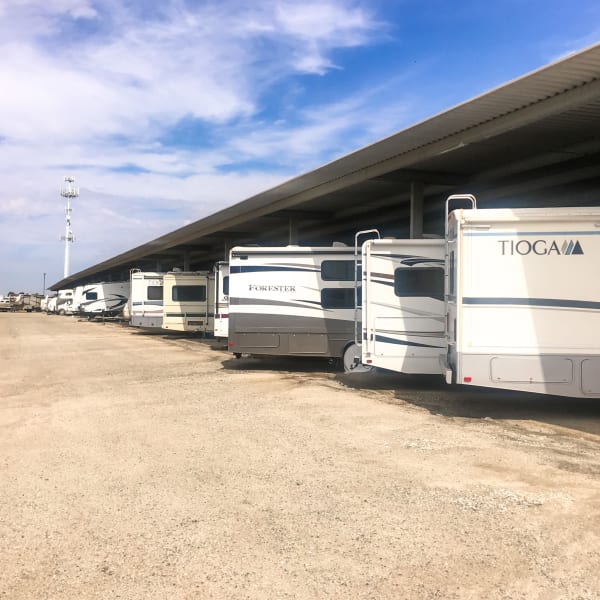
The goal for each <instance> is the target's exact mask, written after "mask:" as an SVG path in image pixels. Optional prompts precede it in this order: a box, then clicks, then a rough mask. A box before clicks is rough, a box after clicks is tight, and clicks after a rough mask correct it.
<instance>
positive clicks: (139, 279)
mask: <svg viewBox="0 0 600 600" xmlns="http://www.w3.org/2000/svg"><path fill="white" fill-rule="evenodd" d="M164 275H165V274H164V273H157V272H148V271H139V270H135V271H132V272H131V295H130V298H129V306H130V308H129V321H130V324H131V325H132V326H133V327H144V328H150V329H160V328H161V327H162V326H163V278H164Z"/></svg>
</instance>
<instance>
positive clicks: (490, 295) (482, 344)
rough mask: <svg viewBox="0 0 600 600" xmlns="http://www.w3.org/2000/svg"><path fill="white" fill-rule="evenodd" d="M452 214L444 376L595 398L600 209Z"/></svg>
mask: <svg viewBox="0 0 600 600" xmlns="http://www.w3.org/2000/svg"><path fill="white" fill-rule="evenodd" d="M448 217H449V218H448V221H447V223H448V233H447V257H446V300H447V309H446V310H447V323H448V325H447V342H448V355H447V360H446V363H445V374H446V380H447V381H448V382H456V383H460V384H464V385H477V386H485V387H493V388H504V389H513V390H525V391H529V392H541V393H545V394H557V395H561V396H578V397H600V276H599V274H600V267H599V264H600V208H523V209H514V210H509V209H485V210H484V209H458V210H454V211H452V212H450V214H449V215H448Z"/></svg>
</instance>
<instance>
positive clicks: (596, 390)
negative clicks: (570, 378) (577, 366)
mask: <svg viewBox="0 0 600 600" xmlns="http://www.w3.org/2000/svg"><path fill="white" fill-rule="evenodd" d="M581 391H582V392H583V393H584V394H595V395H598V394H600V358H586V359H584V360H583V361H582V362H581Z"/></svg>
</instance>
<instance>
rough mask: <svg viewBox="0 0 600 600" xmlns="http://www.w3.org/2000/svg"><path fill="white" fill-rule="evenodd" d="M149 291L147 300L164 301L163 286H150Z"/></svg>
mask: <svg viewBox="0 0 600 600" xmlns="http://www.w3.org/2000/svg"><path fill="white" fill-rule="evenodd" d="M146 289H147V290H148V298H147V300H162V292H163V289H162V285H149V286H148V287H147V288H146Z"/></svg>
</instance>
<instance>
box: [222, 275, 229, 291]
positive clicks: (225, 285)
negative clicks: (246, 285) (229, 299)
mask: <svg viewBox="0 0 600 600" xmlns="http://www.w3.org/2000/svg"><path fill="white" fill-rule="evenodd" d="M223 296H229V275H227V277H223Z"/></svg>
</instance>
